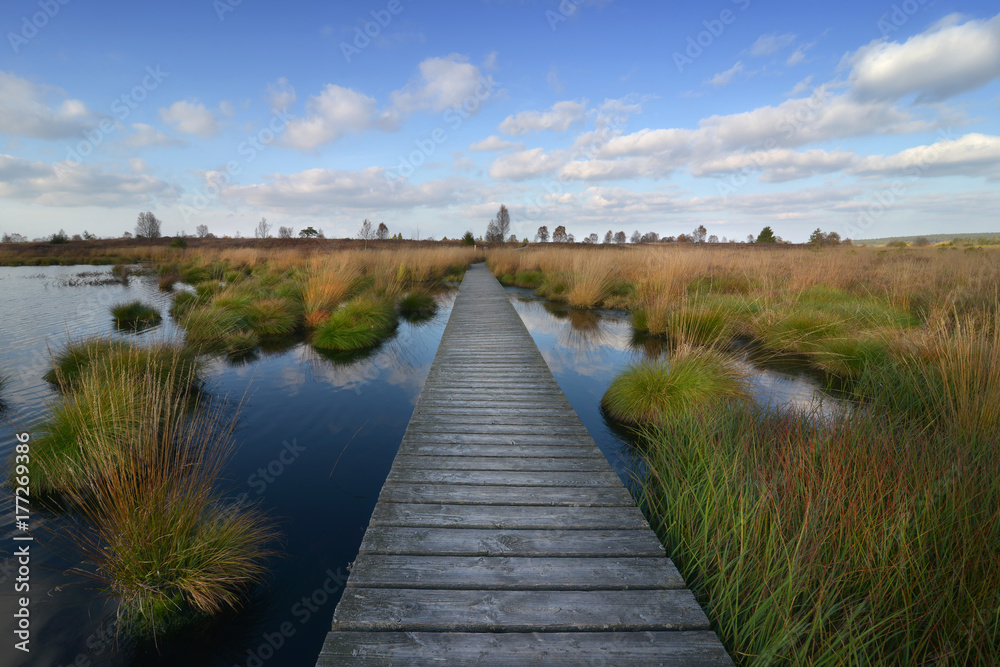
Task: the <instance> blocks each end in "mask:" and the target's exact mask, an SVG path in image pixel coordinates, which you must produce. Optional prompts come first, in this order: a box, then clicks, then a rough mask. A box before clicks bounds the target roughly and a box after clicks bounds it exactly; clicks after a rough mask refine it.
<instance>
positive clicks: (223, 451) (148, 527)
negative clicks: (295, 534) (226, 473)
mask: <svg viewBox="0 0 1000 667" xmlns="http://www.w3.org/2000/svg"><path fill="white" fill-rule="evenodd" d="M123 380H124V383H125V385H126V386H127V387H128V389H129V390H130V391H132V392H134V393H135V394H136V395H138V396H140V397H141V400H139V401H137V402H136V403H135V404H134V405H132V406H130V408H131V410H130V412H131V417H132V421H131V428H129V429H117V430H108V431H103V430H96V431H86V432H83V433H81V434H80V435H79V445H80V446H81V447H82V448H85V449H88V450H91V451H92V452H93V453H94V455H92V456H89V457H87V458H86V459H85V460H84V465H83V467H82V470H81V478H82V479H83V480H85V481H86V483H85V484H78V485H75V486H73V487H71V488H70V489H69V490H68V492H67V494H66V498H67V499H68V500H69V501H70V502H71V503H72V505H73V507H74V510H75V513H76V515H77V516H78V517H79V519H80V521H81V524H82V525H81V530H80V531H79V535H78V536H77V537H76V538H75V540H74V543H75V545H76V547H77V548H78V550H79V552H80V554H81V560H82V566H81V567H79V568H78V569H77V570H78V572H80V573H82V574H83V575H84V576H87V577H89V578H91V579H94V580H96V581H97V582H98V583H99V585H100V586H101V587H102V588H103V589H104V590H105V591H106V592H107V593H108V594H109V595H111V596H112V597H115V598H117V599H118V601H119V606H118V614H119V616H120V617H122V619H123V620H124V621H125V627H128V628H130V629H132V631H133V632H136V633H138V634H142V635H150V634H152V635H156V634H158V633H162V632H167V631H170V630H176V629H180V628H181V627H184V626H187V625H190V624H192V623H194V622H196V621H197V620H198V619H199V618H204V617H210V616H212V615H214V614H217V613H219V612H221V611H223V610H225V609H236V608H238V607H239V606H240V604H241V602H242V600H243V599H244V596H245V594H246V592H247V590H248V588H249V587H250V586H252V585H253V584H254V583H257V582H259V581H260V580H261V579H262V578H263V577H264V576H265V574H266V571H267V570H266V566H265V564H264V561H265V559H266V558H267V557H268V556H270V555H272V552H271V550H270V548H269V546H268V545H269V543H270V542H271V541H272V540H273V539H274V538H275V532H274V530H273V528H272V527H271V525H270V524H269V523H268V521H267V520H266V519H265V517H264V516H263V515H262V514H260V513H259V512H258V511H256V510H255V509H253V508H250V507H244V506H241V505H239V504H238V503H235V502H232V501H228V500H226V499H224V498H223V497H222V496H220V495H219V493H218V492H217V490H216V486H217V483H218V481H219V479H220V476H221V473H222V470H223V464H224V462H225V460H226V457H227V455H228V454H229V452H230V450H231V445H232V429H233V424H234V423H235V420H234V419H233V418H232V417H227V415H226V414H225V413H224V412H223V410H222V408H220V407H215V408H210V407H205V406H201V405H196V406H195V407H194V408H193V409H191V407H190V405H189V403H188V401H187V400H186V399H187V398H189V397H188V396H187V395H185V394H175V395H171V394H170V393H168V392H166V391H164V389H165V388H163V387H159V386H153V387H151V386H149V384H148V383H147V382H146V381H145V380H144V379H143V378H141V377H134V376H133V377H126V378H123Z"/></svg>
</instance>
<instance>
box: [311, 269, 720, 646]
mask: <svg viewBox="0 0 1000 667" xmlns="http://www.w3.org/2000/svg"><path fill="white" fill-rule="evenodd" d="M431 663H436V664H442V665H461V664H482V665H506V664H510V665H574V666H576V665H732V664H733V663H732V661H731V659H730V658H729V656H728V654H727V653H726V651H725V649H724V648H723V646H722V644H721V643H720V642H719V640H718V638H717V637H716V635H715V633H714V632H712V631H711V630H709V625H708V619H707V618H706V617H705V614H704V612H703V611H702V609H701V607H699V606H698V603H697V601H696V600H695V598H694V596H693V595H692V594H691V592H690V591H688V590H687V589H686V588H685V587H684V581H683V579H682V578H681V576H680V575H679V574H678V572H677V570H676V569H675V568H674V565H673V563H671V561H670V560H669V559H668V558H667V557H666V556H665V554H664V550H663V547H662V546H661V545H660V542H659V541H658V540H657V538H656V535H655V534H654V533H653V531H652V530H651V529H650V528H649V524H648V523H647V522H646V520H645V518H644V517H643V515H642V513H641V512H640V511H639V509H638V508H637V507H636V506H635V503H634V502H633V500H632V497H631V496H630V495H629V493H628V491H627V490H626V489H625V487H624V485H623V484H622V483H621V481H620V480H619V479H618V477H617V476H616V475H615V473H614V472H613V471H612V470H611V466H610V465H609V464H608V462H607V460H606V459H605V458H604V456H603V454H601V452H600V450H599V449H598V448H597V445H595V444H594V441H593V439H591V437H590V435H589V433H588V432H587V430H586V429H585V428H584V426H583V423H582V422H581V421H580V419H579V417H578V416H577V415H576V413H575V412H574V411H573V409H572V408H571V407H570V404H569V401H567V400H566V397H565V396H564V395H563V393H562V391H561V390H560V389H559V386H558V385H557V384H556V381H555V378H554V377H553V376H552V373H551V372H550V371H549V369H548V367H547V366H546V365H545V361H544V360H543V359H542V356H541V354H540V353H539V351H538V348H537V347H536V346H535V343H534V341H533V340H532V339H531V336H530V335H529V334H528V331H527V329H526V328H525V326H524V324H523V323H522V322H521V319H520V317H519V316H518V314H517V312H516V311H515V310H514V307H513V306H512V305H511V304H510V302H509V301H508V298H507V295H506V293H505V292H504V290H503V288H502V287H500V284H499V283H498V282H497V281H496V279H495V278H494V277H493V276H492V275H491V274H490V273H489V271H488V270H487V269H486V267H485V266H483V265H476V266H473V267H472V269H470V270H469V272H468V273H467V274H466V276H465V280H464V281H463V283H462V287H461V289H460V290H459V294H458V297H457V298H456V301H455V306H454V309H453V310H452V313H451V318H450V320H449V321H448V325H447V327H446V328H445V331H444V335H443V336H442V338H441V344H440V346H439V347H438V351H437V355H436V356H435V358H434V363H433V365H432V366H431V370H430V373H429V375H428V377H427V382H426V384H425V385H424V388H423V391H422V392H421V393H420V397H419V398H418V400H417V404H416V408H415V409H414V412H413V418H412V419H411V420H410V424H409V426H408V427H407V429H406V434H405V435H404V436H403V441H402V444H401V445H400V448H399V453H398V454H397V455H396V458H395V461H394V462H393V465H392V470H391V471H390V472H389V477H388V479H387V480H386V483H385V486H384V487H383V488H382V493H381V495H380V496H379V500H378V504H377V506H376V507H375V511H374V513H373V514H372V517H371V522H370V524H369V526H368V530H367V532H366V533H365V536H364V541H363V542H362V543H361V550H360V553H359V554H358V558H357V560H356V561H355V562H354V565H353V566H352V569H351V574H350V577H349V579H348V581H347V585H346V588H345V590H344V594H343V597H342V598H341V600H340V603H339V604H338V605H337V609H336V611H335V612H334V616H333V629H332V632H330V633H329V634H328V635H327V638H326V642H325V643H324V646H323V650H322V652H321V653H320V656H319V661H318V664H319V665H324V666H325V665H355V664H362V665H390V664H391V665H425V664H431Z"/></svg>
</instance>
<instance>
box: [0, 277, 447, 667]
mask: <svg viewBox="0 0 1000 667" xmlns="http://www.w3.org/2000/svg"><path fill="white" fill-rule="evenodd" d="M95 268H98V267H93V268H92V267H0V294H2V297H0V372H6V373H7V374H8V375H10V376H11V378H12V380H11V382H10V383H9V384H8V386H7V389H6V390H5V391H4V396H5V397H6V398H7V407H6V409H5V412H4V414H3V415H2V416H0V459H2V461H3V463H4V467H5V468H6V466H7V465H8V463H9V461H10V458H11V453H12V450H13V447H14V445H15V432H16V431H18V430H22V429H23V430H26V431H29V432H30V430H31V427H32V425H33V424H36V423H38V422H39V421H40V420H41V419H43V418H44V416H45V414H46V413H47V406H48V405H49V404H50V403H51V401H53V400H54V399H55V397H56V394H55V392H54V391H53V390H52V388H51V387H50V386H49V385H48V383H46V382H45V381H44V380H43V379H42V375H43V373H44V372H45V371H46V370H47V369H48V368H49V367H50V362H49V350H52V351H53V352H55V351H57V350H59V349H60V348H61V347H62V346H63V345H64V344H65V342H66V341H67V339H68V338H72V339H77V338H81V337H84V336H90V335H103V334H108V333H111V332H112V331H113V329H114V327H113V323H112V321H111V318H110V315H109V313H108V308H109V306H111V305H112V304H114V303H116V302H119V301H124V300H133V299H141V300H143V301H144V302H147V303H153V304H156V305H157V306H158V307H159V308H160V310H161V312H162V313H163V315H164V322H163V324H161V325H159V326H157V327H154V328H152V329H149V330H147V331H145V332H143V333H142V334H140V335H139V337H140V338H141V339H149V338H153V337H159V336H166V337H172V336H175V335H177V332H176V329H175V327H174V325H173V324H172V323H171V322H170V319H169V316H167V314H166V312H167V308H168V307H169V303H170V297H169V295H164V294H162V293H161V292H160V291H159V289H158V287H157V285H156V281H155V279H154V278H152V277H145V278H143V277H139V278H132V279H130V281H129V284H128V285H127V286H124V285H121V284H112V285H107V284H104V285H101V284H94V283H100V282H104V281H106V280H107V279H109V278H110V273H109V269H108V268H100V269H98V270H97V271H95V270H94V269H95ZM81 273H87V274H89V275H83V276H81V275H79V274H81ZM95 274H96V275H95ZM438 298H439V302H440V304H441V306H442V307H441V309H440V310H439V312H438V314H437V316H436V317H435V318H434V319H433V320H431V321H429V322H426V323H421V324H420V325H416V326H414V325H410V324H408V323H406V322H401V323H400V327H399V329H398V331H397V333H396V335H395V336H394V337H393V338H392V339H391V340H390V341H387V342H386V343H385V344H384V345H382V346H381V347H380V348H378V349H377V350H376V351H374V352H373V353H372V354H370V355H368V356H367V357H365V358H361V359H357V358H356V359H353V360H351V359H343V358H340V359H329V358H326V357H324V356H322V355H320V354H318V353H316V352H315V351H314V350H312V348H311V347H309V346H308V345H306V344H304V343H301V342H300V343H295V344H292V345H290V346H287V347H286V348H284V349H279V350H273V351H270V352H269V353H266V354H262V355H261V356H260V357H259V358H257V359H256V360H250V361H245V362H244V363H241V364H240V365H230V364H228V363H226V362H224V361H220V360H216V361H211V362H210V363H209V364H208V368H207V372H206V380H207V387H206V389H207V391H208V392H209V394H211V395H213V396H228V397H229V399H231V400H232V401H234V402H238V401H239V400H241V399H243V401H244V407H243V410H242V413H241V418H240V427H239V430H238V431H237V433H236V439H237V448H236V451H235V453H234V455H233V457H232V459H231V461H230V464H229V466H228V474H227V486H226V489H227V491H228V492H230V493H231V494H232V495H234V496H238V495H243V494H245V495H246V497H247V498H249V499H250V500H251V501H256V502H259V503H260V507H261V509H263V510H264V511H265V512H266V513H267V514H268V515H269V516H271V517H272V518H274V519H276V520H277V522H278V524H279V527H280V530H281V533H282V540H281V544H280V545H279V547H278V548H279V551H281V552H282V553H283V556H282V557H280V558H277V559H275V560H274V561H273V562H272V563H271V570H272V576H271V578H270V580H269V581H268V582H267V584H266V586H263V587H261V588H262V591H261V592H260V593H259V594H258V595H257V596H256V598H255V600H254V603H253V604H252V605H251V607H250V608H249V609H247V610H246V611H244V612H243V613H241V614H239V615H237V616H235V617H234V618H231V619H226V620H224V621H223V622H222V623H221V624H219V625H218V626H217V627H216V628H214V629H211V630H208V631H205V632H204V633H201V634H196V635H195V636H192V637H187V638H185V641H184V642H180V644H181V645H180V646H177V645H172V644H170V643H161V644H160V646H159V651H160V652H161V653H159V654H157V652H156V651H155V650H151V648H150V647H134V646H129V645H127V643H124V642H122V641H121V640H118V641H117V642H116V640H115V624H114V621H113V618H114V611H115V607H114V604H113V603H112V602H109V601H108V600H107V598H105V597H103V596H101V595H100V593H99V592H98V591H94V590H90V589H89V588H87V587H86V586H88V584H87V583H86V582H84V581H81V580H80V579H79V578H77V577H74V576H73V575H72V574H69V573H67V572H65V571H66V570H67V569H69V568H70V567H72V566H73V565H75V563H74V562H73V560H72V558H71V557H70V556H69V554H68V553H67V552H66V549H65V548H64V547H63V546H62V545H61V541H62V540H61V539H60V540H55V541H54V540H53V539H52V538H51V537H50V535H51V534H52V533H55V534H59V529H60V519H59V518H58V517H53V516H46V515H45V514H44V513H35V512H33V513H32V516H31V522H32V527H33V533H34V534H35V536H36V541H35V542H34V543H33V544H32V546H31V562H30V568H31V574H30V577H31V579H30V596H31V604H30V607H29V609H30V614H31V626H30V627H31V643H30V648H31V653H30V654H24V653H21V652H20V651H17V650H15V649H14V648H13V645H14V643H15V641H17V640H16V639H15V638H14V635H13V630H14V623H13V620H12V619H13V613H14V611H15V610H16V601H15V596H14V585H15V583H16V582H15V579H16V574H17V572H16V562H15V561H14V560H12V555H13V554H14V552H15V548H16V545H17V543H15V542H14V541H13V535H14V534H15V532H16V531H15V530H14V528H15V526H14V524H13V522H14V511H13V510H14V508H13V501H12V499H11V489H10V486H9V485H8V484H7V483H6V480H7V477H6V475H5V477H4V487H3V491H2V501H0V526H2V528H3V532H2V534H0V540H2V545H0V566H2V569H0V613H2V617H3V621H2V624H0V625H2V628H3V633H2V637H3V638H2V639H0V665H4V666H7V665H40V666H41V665H44V666H46V667H49V666H54V665H70V664H79V665H83V664H91V665H132V664H159V665H178V664H187V665H227V666H228V665H241V666H242V665H247V664H257V662H256V661H255V660H254V659H253V658H255V657H256V658H267V657H268V656H271V657H270V658H269V659H267V660H265V661H264V663H265V664H274V665H314V664H315V661H316V656H317V655H318V653H319V650H320V646H321V645H322V642H323V638H324V636H325V634H326V632H327V631H328V629H329V627H330V620H331V618H332V616H333V610H334V607H335V606H336V602H337V600H338V599H339V596H340V589H341V587H342V583H343V581H344V580H346V578H347V574H348V572H347V565H348V563H350V562H351V561H353V560H354V558H355V557H356V556H357V551H358V547H359V545H360V543H361V537H362V535H363V534H364V530H365V528H366V527H367V525H368V519H369V517H370V516H371V513H372V509H373V508H374V506H375V501H376V499H377V498H378V493H379V491H380V489H381V487H382V484H383V482H384V481H385V477H386V475H387V474H388V471H389V467H390V465H391V463H392V459H393V457H394V456H395V454H396V450H397V448H398V445H399V441H400V439H401V438H402V436H403V432H404V431H405V430H406V425H407V423H408V422H409V419H410V415H411V414H412V411H413V405H414V403H415V401H416V398H417V395H418V394H419V393H420V388H421V387H422V385H423V382H424V379H425V377H426V374H427V371H428V369H429V368H430V364H431V361H432V360H433V357H434V353H435V352H436V350H437V345H438V341H439V340H440V337H441V333H442V331H443V330H444V326H445V323H446V322H447V318H448V315H449V314H450V309H451V304H452V301H453V296H448V295H443V296H439V297H438ZM123 335H124V336H125V337H130V336H132V334H123ZM244 395H245V398H244ZM43 524H44V526H43ZM69 537H71V536H69ZM12 565H14V566H15V568H14V569H11V566H12ZM282 631H284V634H283V635H282ZM275 633H278V634H277V635H275ZM289 635H290V636H289ZM268 638H270V639H271V642H270V643H268V641H267V640H268ZM279 640H280V641H279ZM278 643H280V644H281V646H280V648H279V649H277V650H274V649H273V648H272V646H273V644H278Z"/></svg>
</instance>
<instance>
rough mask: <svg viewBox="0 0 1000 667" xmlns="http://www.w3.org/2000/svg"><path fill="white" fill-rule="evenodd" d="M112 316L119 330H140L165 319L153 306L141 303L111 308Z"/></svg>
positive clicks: (118, 305)
mask: <svg viewBox="0 0 1000 667" xmlns="http://www.w3.org/2000/svg"><path fill="white" fill-rule="evenodd" d="M111 316H112V317H113V318H114V319H115V326H117V327H119V328H131V329H138V328H143V327H149V326H153V325H154V324H159V323H160V321H161V320H162V319H163V317H162V316H161V315H160V311H158V310H157V309H156V308H154V307H153V306H150V305H147V304H144V303H142V302H141V301H129V302H126V303H118V304H115V305H113V306H111Z"/></svg>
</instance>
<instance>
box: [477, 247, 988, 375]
mask: <svg viewBox="0 0 1000 667" xmlns="http://www.w3.org/2000/svg"><path fill="white" fill-rule="evenodd" d="M487 261H488V264H489V266H490V268H491V269H492V271H493V273H494V275H496V276H498V277H499V278H500V279H501V281H503V282H505V283H507V284H511V285H518V286H521V287H528V288H531V289H534V290H535V291H536V293H537V294H539V295H541V296H545V297H546V298H548V299H552V300H556V301H562V302H565V303H568V304H569V305H570V306H575V307H580V308H593V307H606V308H623V309H626V310H628V311H630V312H631V313H632V316H633V321H634V325H635V328H636V329H637V330H640V331H643V332H646V333H649V334H653V335H658V336H664V337H666V338H668V339H670V340H671V341H672V342H674V343H685V342H686V343H691V344H697V345H706V344H708V345H716V346H720V347H723V348H725V347H726V346H728V345H729V343H730V342H731V341H733V340H734V339H737V338H740V339H749V340H752V341H754V342H755V343H756V345H757V346H758V348H760V349H761V350H762V351H764V352H766V353H768V354H769V355H771V356H786V357H790V358H794V359H796V360H800V361H804V362H805V363H808V364H809V365H811V366H812V367H813V368H815V369H816V370H817V371H819V372H821V373H823V374H825V375H826V377H827V379H828V380H829V381H830V383H831V384H837V385H841V384H845V383H846V384H850V383H852V382H854V381H856V380H857V379H859V377H860V374H861V371H862V370H863V369H864V367H865V366H866V365H868V364H871V363H876V364H880V363H886V362H888V360H889V359H891V358H893V357H895V356H898V354H899V353H900V352H902V351H905V349H907V348H908V346H909V345H910V339H911V338H913V337H918V338H919V336H921V335H922V334H923V332H925V331H926V330H928V329H930V328H933V327H934V326H938V325H939V324H940V323H941V322H944V321H946V320H948V318H950V317H953V316H956V315H957V316H967V315H971V316H975V317H981V316H984V315H989V314H990V313H992V312H993V311H994V310H995V309H996V307H997V306H996V304H997V299H998V295H1000V249H992V248H973V249H969V250H963V249H960V248H955V247H949V248H942V249H934V248H925V249H899V250H881V249H873V248H827V249H812V248H805V247H773V248H765V247H755V246H716V247H712V246H711V245H708V244H704V245H702V246H693V245H692V244H683V245H676V244H675V245H670V246H666V247H664V246H640V247H631V246H630V247H616V246H613V247H589V248H588V247H580V248H568V247H551V246H546V245H541V244H539V245H536V246H532V247H530V248H528V249H525V250H508V249H495V250H490V251H489V255H488V259H487Z"/></svg>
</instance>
